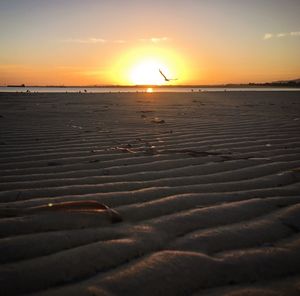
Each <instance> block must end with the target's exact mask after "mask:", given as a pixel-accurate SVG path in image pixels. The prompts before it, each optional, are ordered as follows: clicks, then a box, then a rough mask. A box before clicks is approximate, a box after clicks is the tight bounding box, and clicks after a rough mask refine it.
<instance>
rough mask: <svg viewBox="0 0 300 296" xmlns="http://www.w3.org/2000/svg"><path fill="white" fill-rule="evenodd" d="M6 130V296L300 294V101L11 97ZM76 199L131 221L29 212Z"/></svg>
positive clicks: (269, 97)
mask: <svg viewBox="0 0 300 296" xmlns="http://www.w3.org/2000/svg"><path fill="white" fill-rule="evenodd" d="M0 129H1V138H0V170H1V178H0V262H1V267H0V287H1V291H2V292H1V293H4V294H3V295H23V294H26V293H27V294H32V295H210V296H212V295H214V296H217V295H226V296H229V295H230V296H237V295H247V296H249V295H251V296H254V295H255V296H257V295H268V296H269V295H274V296H275V295H276V296H277V295H299V293H300V234H299V231H300V145H299V144H300V92H215V93H214V92H203V93H173V94H171V93H161V94H159V93H149V94H147V93H120V94H112V93H111V94H109V93H106V94H88V93H87V94H74V93H73V94H55V93H54V94H45V93H44V94H43V93H39V94H38V93H31V94H25V93H24V94H8V93H0ZM75 201H76V202H78V201H83V202H85V201H96V202H99V203H100V204H104V205H106V206H107V207H109V208H110V209H112V210H114V211H116V212H118V213H119V214H120V215H121V217H122V221H117V223H113V222H114V221H112V220H111V219H110V216H109V215H107V213H106V212H105V211H99V212H98V211H94V210H93V211H90V210H88V211H74V212H73V211H71V212H69V211H62V212H51V211H35V210H34V211H33V212H31V211H29V212H30V213H29V214H28V209H32V208H34V209H36V208H38V209H39V208H40V207H42V208H43V207H44V206H47V205H49V204H51V205H52V204H54V205H55V204H57V203H65V202H75ZM76 205H77V204H76Z"/></svg>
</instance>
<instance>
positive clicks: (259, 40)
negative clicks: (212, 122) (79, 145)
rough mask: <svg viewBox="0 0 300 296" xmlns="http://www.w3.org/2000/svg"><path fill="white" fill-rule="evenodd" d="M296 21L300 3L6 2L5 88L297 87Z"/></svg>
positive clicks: (0, 16) (299, 35)
mask: <svg viewBox="0 0 300 296" xmlns="http://www.w3.org/2000/svg"><path fill="white" fill-rule="evenodd" d="M299 16H300V1H299V0H251V1H250V0H248V1H246V0H185V1H183V0H180V1H179V0H178V1H177V0H170V1H169V0H158V1H156V0H152V1H143V0H136V1H134V0H123V1H121V0H119V1H118V0H110V1H104V0H103V1H100V0H98V1H96V0H85V1H82V0H80V1H79V0H51V1H49V0H19V1H17V0H4V1H1V2H0V38H1V39H0V40H1V43H0V85H7V84H21V83H25V84H27V85H63V84H64V85H93V84H99V85H103V84H105V85H107V84H148V83H149V84H151V83H154V84H219V83H248V82H265V81H274V80H285V79H295V78H300V54H299V52H300V17H299ZM159 69H162V70H163V71H164V73H165V75H166V76H168V78H178V80H174V81H171V82H165V81H164V79H163V77H162V76H161V75H160V73H159V71H158V70H159Z"/></svg>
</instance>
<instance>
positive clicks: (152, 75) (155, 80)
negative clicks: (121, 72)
mask: <svg viewBox="0 0 300 296" xmlns="http://www.w3.org/2000/svg"><path fill="white" fill-rule="evenodd" d="M159 69H162V70H163V71H164V72H166V73H168V72H169V70H168V68H167V66H166V65H164V64H163V63H162V62H159V61H157V60H155V59H147V58H145V59H144V60H142V61H139V62H137V63H136V64H134V65H133V66H132V68H131V69H130V71H129V78H130V81H131V83H132V84H136V85H159V84H163V83H164V81H165V80H164V78H163V77H162V75H161V74H160V73H159Z"/></svg>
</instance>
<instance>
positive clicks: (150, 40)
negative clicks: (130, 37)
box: [140, 37, 170, 43]
mask: <svg viewBox="0 0 300 296" xmlns="http://www.w3.org/2000/svg"><path fill="white" fill-rule="evenodd" d="M168 40H170V38H169V37H152V38H142V39H140V41H141V42H152V43H158V42H164V41H168Z"/></svg>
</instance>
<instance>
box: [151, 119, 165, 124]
mask: <svg viewBox="0 0 300 296" xmlns="http://www.w3.org/2000/svg"><path fill="white" fill-rule="evenodd" d="M151 122H153V123H158V124H161V123H166V122H165V121H164V120H163V119H159V118H157V117H155V118H154V119H152V120H151Z"/></svg>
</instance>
